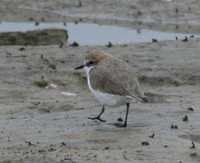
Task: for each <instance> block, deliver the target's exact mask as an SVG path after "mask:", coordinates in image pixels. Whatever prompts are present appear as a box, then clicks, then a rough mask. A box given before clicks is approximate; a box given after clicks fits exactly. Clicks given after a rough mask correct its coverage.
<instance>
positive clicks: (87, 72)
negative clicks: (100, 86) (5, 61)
mask: <svg viewBox="0 0 200 163" xmlns="http://www.w3.org/2000/svg"><path fill="white" fill-rule="evenodd" d="M92 68H93V67H84V69H85V72H86V75H87V84H88V87H89V89H90V90H93V88H92V86H91V82H90V71H91V70H92Z"/></svg>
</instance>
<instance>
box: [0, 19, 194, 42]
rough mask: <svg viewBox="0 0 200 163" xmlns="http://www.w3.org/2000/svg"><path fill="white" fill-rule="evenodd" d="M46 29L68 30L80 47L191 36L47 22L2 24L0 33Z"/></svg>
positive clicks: (115, 27)
mask: <svg viewBox="0 0 200 163" xmlns="http://www.w3.org/2000/svg"><path fill="white" fill-rule="evenodd" d="M46 28H61V29H66V30H67V31H68V33H69V42H73V41H76V42H78V43H79V44H80V45H105V44H107V43H108V42H109V41H110V42H112V43H114V44H127V43H142V42H151V41H152V38H155V39H157V40H159V41H161V40H162V41H163V40H175V37H176V36H177V37H178V38H184V37H185V36H189V35H191V34H192V33H190V34H184V33H173V32H161V31H153V30H147V29H132V28H128V27H118V26H112V25H98V24H90V23H78V24H75V23H67V25H66V26H65V25H64V24H63V23H60V22H45V23H40V24H39V25H38V26H36V25H35V23H34V22H1V23H0V32H10V31H30V30H36V29H46Z"/></svg>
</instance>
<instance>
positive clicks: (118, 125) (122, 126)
mask: <svg viewBox="0 0 200 163" xmlns="http://www.w3.org/2000/svg"><path fill="white" fill-rule="evenodd" d="M114 125H115V126H116V127H119V128H125V127H127V123H114Z"/></svg>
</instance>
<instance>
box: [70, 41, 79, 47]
mask: <svg viewBox="0 0 200 163" xmlns="http://www.w3.org/2000/svg"><path fill="white" fill-rule="evenodd" d="M69 46H71V47H78V46H79V43H78V42H76V41H74V42H73V43H72V44H70V45H69Z"/></svg>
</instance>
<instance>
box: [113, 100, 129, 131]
mask: <svg viewBox="0 0 200 163" xmlns="http://www.w3.org/2000/svg"><path fill="white" fill-rule="evenodd" d="M129 107H130V103H126V115H125V120H124V123H123V124H121V123H116V124H115V125H116V126H117V127H127V120H128V113H129Z"/></svg>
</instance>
